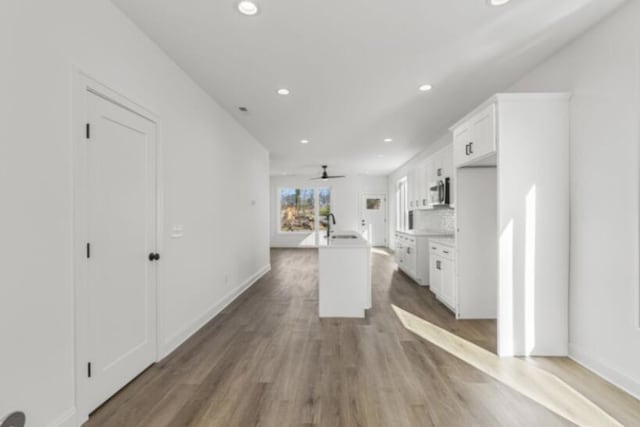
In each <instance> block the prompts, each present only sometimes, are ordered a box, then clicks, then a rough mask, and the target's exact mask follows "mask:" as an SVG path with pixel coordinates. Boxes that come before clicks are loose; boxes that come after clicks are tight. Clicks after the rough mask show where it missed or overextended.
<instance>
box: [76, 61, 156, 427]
mask: <svg viewBox="0 0 640 427" xmlns="http://www.w3.org/2000/svg"><path fill="white" fill-rule="evenodd" d="M72 73H73V75H72V101H71V102H72V105H71V109H72V119H71V120H72V123H71V124H72V132H71V135H72V156H73V158H72V166H73V178H72V179H73V191H74V194H73V240H72V241H73V258H72V259H73V282H74V294H73V307H74V331H73V336H74V346H75V348H74V360H73V367H74V394H75V406H76V423H77V425H82V424H83V423H84V422H85V421H86V420H88V418H89V409H88V408H89V402H88V399H87V396H88V393H87V390H88V381H87V361H88V356H87V355H88V340H87V333H88V328H87V322H86V321H85V319H86V318H87V313H88V312H87V298H88V292H87V289H86V278H87V271H86V262H84V261H85V258H86V242H87V241H88V239H87V231H86V229H87V227H86V225H87V218H86V213H85V209H86V208H85V201H86V200H87V195H86V192H87V189H86V183H85V181H84V179H83V177H84V173H83V172H84V169H83V168H84V166H85V165H86V162H87V159H86V150H85V145H84V144H86V133H85V132H86V123H87V116H88V109H87V96H86V95H87V93H88V92H89V93H93V94H95V95H97V96H99V97H102V98H104V99H106V100H108V101H110V102H113V103H115V104H117V105H119V106H121V107H122V108H125V109H127V110H129V111H131V112H133V113H135V114H138V115H140V116H142V117H144V118H145V119H147V120H149V121H151V122H153V123H154V124H155V126H156V132H157V133H156V146H157V148H156V159H155V160H156V221H155V222H156V230H155V231H156V233H155V234H156V245H157V250H158V252H159V253H163V247H162V243H163V240H162V224H163V218H162V212H163V209H162V207H163V203H164V202H163V194H164V187H163V182H162V176H163V173H162V170H163V169H162V158H163V157H162V127H161V123H160V120H159V118H158V116H157V115H156V114H154V113H153V112H151V111H150V110H148V109H146V108H145V107H142V106H141V105H140V104H138V103H136V102H133V101H131V100H130V99H129V98H127V97H126V96H123V95H122V94H120V93H119V92H117V91H115V90H113V89H111V88H109V87H108V86H106V85H104V84H102V83H99V82H98V81H97V80H95V79H93V78H92V77H90V76H89V75H88V74H86V73H84V72H83V71H81V70H80V69H78V68H77V67H74V68H73V72H72ZM163 270H164V268H163V263H158V265H157V279H156V282H155V286H156V292H155V293H156V301H155V324H156V349H155V361H156V362H157V361H159V357H160V345H161V342H160V341H161V340H160V339H159V338H160V337H162V336H163V330H162V329H161V328H162V322H160V321H159V315H158V314H159V313H160V307H162V306H163V304H162V301H163V294H162V292H161V289H162V286H161V281H162V277H164V274H163Z"/></svg>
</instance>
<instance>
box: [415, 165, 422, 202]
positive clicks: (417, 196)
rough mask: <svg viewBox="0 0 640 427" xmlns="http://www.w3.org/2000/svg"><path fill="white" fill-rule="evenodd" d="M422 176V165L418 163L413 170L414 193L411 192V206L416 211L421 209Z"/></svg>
mask: <svg viewBox="0 0 640 427" xmlns="http://www.w3.org/2000/svg"><path fill="white" fill-rule="evenodd" d="M423 176H424V165H423V164H422V163H419V164H418V165H417V166H416V169H415V182H416V184H415V191H414V192H413V204H414V206H415V208H416V209H421V208H422V201H421V198H422V193H423V192H424V182H423V179H422V178H423Z"/></svg>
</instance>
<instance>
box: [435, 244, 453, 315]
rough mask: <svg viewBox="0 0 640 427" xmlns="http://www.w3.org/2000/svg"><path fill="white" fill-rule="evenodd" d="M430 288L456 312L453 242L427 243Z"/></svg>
mask: <svg viewBox="0 0 640 427" xmlns="http://www.w3.org/2000/svg"><path fill="white" fill-rule="evenodd" d="M429 252H430V254H429V256H430V263H429V264H430V272H429V276H430V283H429V286H430V289H431V292H433V293H434V294H435V295H436V297H437V298H438V300H440V301H441V302H442V303H443V304H444V305H446V306H447V307H448V308H450V309H451V310H452V311H453V312H454V313H456V306H457V295H456V261H455V246H454V244H451V245H449V244H443V243H440V242H430V243H429Z"/></svg>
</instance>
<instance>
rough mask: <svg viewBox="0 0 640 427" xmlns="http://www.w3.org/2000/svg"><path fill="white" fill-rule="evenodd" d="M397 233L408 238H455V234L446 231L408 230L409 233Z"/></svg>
mask: <svg viewBox="0 0 640 427" xmlns="http://www.w3.org/2000/svg"><path fill="white" fill-rule="evenodd" d="M396 233H400V234H404V235H406V236H445V237H453V233H452V232H450V231H444V230H429V229H424V230H408V231H396Z"/></svg>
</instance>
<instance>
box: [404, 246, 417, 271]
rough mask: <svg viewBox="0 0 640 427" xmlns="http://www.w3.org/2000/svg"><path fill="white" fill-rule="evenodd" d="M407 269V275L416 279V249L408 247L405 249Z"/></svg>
mask: <svg viewBox="0 0 640 427" xmlns="http://www.w3.org/2000/svg"><path fill="white" fill-rule="evenodd" d="M404 259H405V268H406V271H407V273H409V274H410V275H411V276H413V277H416V248H414V247H411V246H407V247H406V248H405V257H404Z"/></svg>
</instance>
